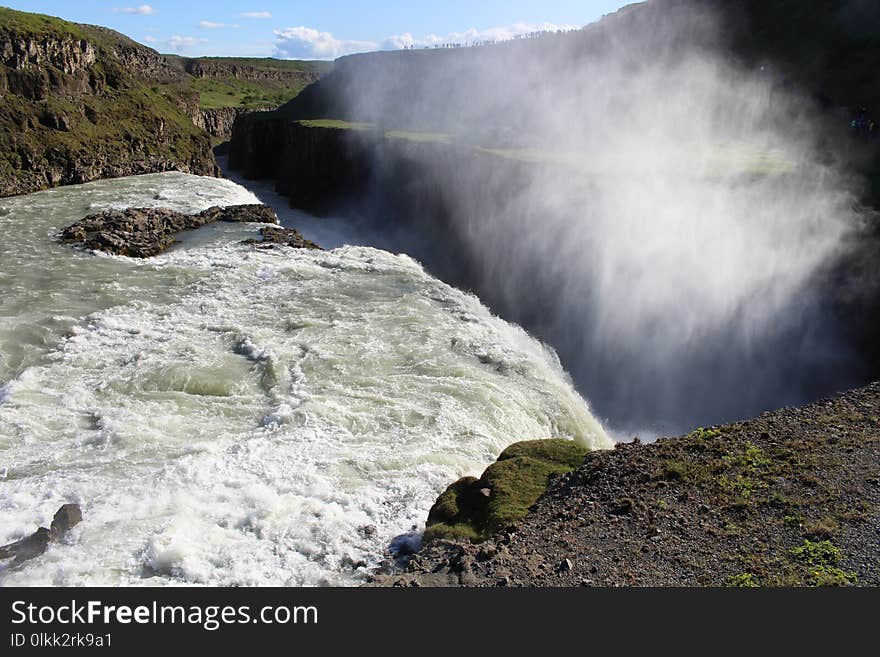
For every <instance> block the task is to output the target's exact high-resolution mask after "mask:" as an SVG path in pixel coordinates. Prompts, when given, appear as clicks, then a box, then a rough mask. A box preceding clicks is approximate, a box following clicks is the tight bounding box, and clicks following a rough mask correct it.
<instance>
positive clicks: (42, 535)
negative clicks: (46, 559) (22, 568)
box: [0, 504, 82, 567]
mask: <svg viewBox="0 0 880 657" xmlns="http://www.w3.org/2000/svg"><path fill="white" fill-rule="evenodd" d="M81 521H82V509H80V507H79V504H64V505H62V506H61V508H59V509H58V511H56V512H55V516H54V517H53V518H52V525H51V528H49V529H47V528H46V527H40V528H38V529H37V531H35V532H34V533H33V534H31V535H30V536H27V537H26V538H23V539H21V540H20V541H16V542H14V543H9V544H7V545H3V546H0V559H12V566H13V567H16V566H19V565H21V564H22V563H24V562H25V561H28V560H29V559H33V558H34V557H38V556H40V555H41V554H43V553H44V552H45V551H46V550H47V549H49V544H50V543H52V542H53V541H59V540H61V539H62V538H63V537H64V535H65V534H66V533H67V532H68V531H69V530H70V528H71V527H73V526H75V525H77V524H78V523H80V522H81Z"/></svg>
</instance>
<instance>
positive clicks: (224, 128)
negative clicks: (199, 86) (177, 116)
mask: <svg viewBox="0 0 880 657" xmlns="http://www.w3.org/2000/svg"><path fill="white" fill-rule="evenodd" d="M254 111H256V110H249V109H244V108H241V107H214V108H199V109H198V111H196V112H195V114H194V115H193V117H192V120H193V123H195V124H196V125H197V126H198V127H199V128H201V129H202V130H204V131H205V132H207V133H208V134H209V135H211V138H212V139H213V140H215V141H228V140H229V139H231V138H232V126H233V125H234V124H235V120H236V119H237V118H238V117H240V116H244V115H245V114H249V113H251V112H254Z"/></svg>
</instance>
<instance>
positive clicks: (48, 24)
mask: <svg viewBox="0 0 880 657" xmlns="http://www.w3.org/2000/svg"><path fill="white" fill-rule="evenodd" d="M0 29H3V30H6V31H9V32H15V33H24V34H33V35H35V36H39V37H42V36H64V35H67V34H69V35H73V36H75V37H76V38H79V39H82V38H85V36H86V34H85V32H84V31H83V30H82V29H81V26H79V25H77V24H76V23H70V22H68V21H66V20H63V19H61V18H56V17H55V16H44V15H43V14H31V13H28V12H24V11H15V10H14V9H9V8H7V7H0Z"/></svg>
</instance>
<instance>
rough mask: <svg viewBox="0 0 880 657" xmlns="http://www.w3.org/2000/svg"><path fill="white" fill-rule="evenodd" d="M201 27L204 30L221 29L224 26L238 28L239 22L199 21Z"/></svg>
mask: <svg viewBox="0 0 880 657" xmlns="http://www.w3.org/2000/svg"><path fill="white" fill-rule="evenodd" d="M199 27H200V28H202V29H203V30H219V29H222V28H224V27H226V28H231V29H237V28H238V24H237V23H215V22H214V21H199Z"/></svg>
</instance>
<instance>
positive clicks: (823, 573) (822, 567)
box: [790, 539, 856, 586]
mask: <svg viewBox="0 0 880 657" xmlns="http://www.w3.org/2000/svg"><path fill="white" fill-rule="evenodd" d="M790 554H791V556H792V557H793V558H794V559H795V561H797V562H799V563H800V564H801V565H803V566H804V567H805V568H806V569H807V572H808V573H809V575H810V577H811V584H812V585H813V586H846V585H848V584H853V583H855V581H856V576H855V574H854V573H848V572H845V571H844V570H842V569H841V568H839V567H838V566H837V564H838V562H839V561H840V559H841V556H842V555H841V553H840V548H838V547H837V546H836V545H834V544H833V543H832V542H831V541H829V540H824V541H816V542H814V541H811V540H809V539H806V540H804V542H803V543H802V544H801V545H799V546H797V547H796V548H792V550H791V552H790Z"/></svg>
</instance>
